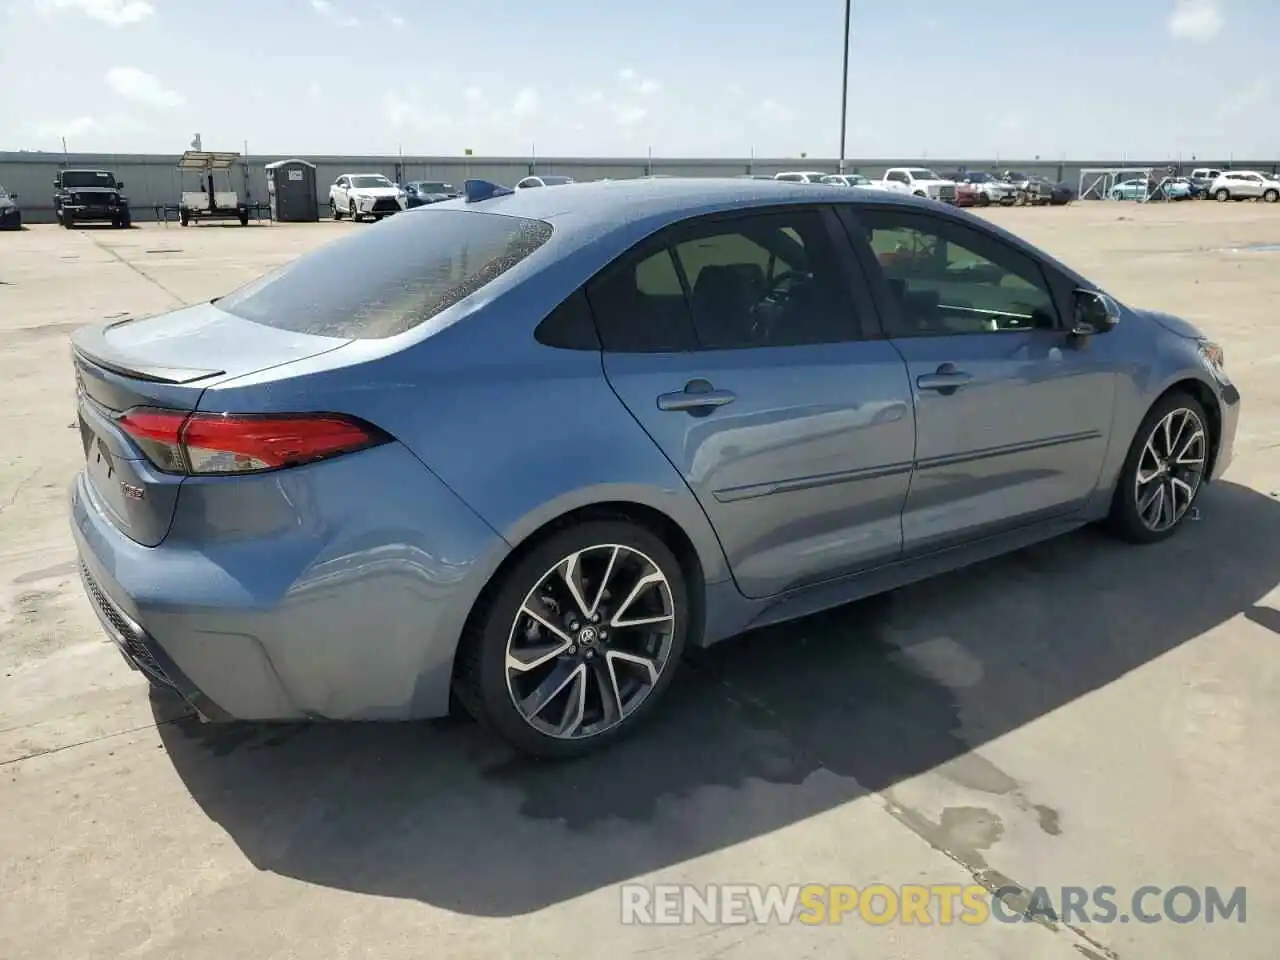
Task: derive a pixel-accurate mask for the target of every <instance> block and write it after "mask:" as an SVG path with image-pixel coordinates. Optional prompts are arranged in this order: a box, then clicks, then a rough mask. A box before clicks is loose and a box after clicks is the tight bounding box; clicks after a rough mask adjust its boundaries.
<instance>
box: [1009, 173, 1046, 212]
mask: <svg viewBox="0 0 1280 960" xmlns="http://www.w3.org/2000/svg"><path fill="white" fill-rule="evenodd" d="M1000 180H1001V181H1002V182H1003V183H1007V184H1010V185H1011V186H1013V188H1014V189H1015V190H1016V194H1015V196H1016V202H1017V203H1020V204H1023V205H1026V206H1034V207H1041V206H1048V204H1049V202H1050V200H1051V198H1052V196H1053V184H1052V183H1050V182H1049V181H1048V180H1046V179H1044V178H1043V177H1033V176H1031V175H1030V174H1026V173H1022V172H1021V171H1018V170H1006V171H1005V172H1004V173H1003V174H1001V175H1000Z"/></svg>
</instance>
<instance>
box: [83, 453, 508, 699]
mask: <svg viewBox="0 0 1280 960" xmlns="http://www.w3.org/2000/svg"><path fill="white" fill-rule="evenodd" d="M303 474H307V475H309V476H302V475H303ZM246 479H247V480H249V484H248V485H245V484H242V483H240V482H239V481H242V480H246ZM218 481H220V482H215V483H212V484H209V486H210V487H212V488H214V489H215V491H216V489H217V488H221V492H214V493H210V492H208V491H202V490H201V489H200V487H201V485H200V484H199V483H198V482H196V481H187V482H186V483H185V484H184V486H183V491H182V494H180V498H179V499H180V501H181V500H182V499H184V498H186V499H187V501H188V502H187V505H186V507H185V508H184V507H183V506H182V505H181V504H180V506H179V514H178V516H177V517H176V518H175V521H174V529H173V531H172V532H171V533H170V535H169V537H168V538H166V540H165V541H164V543H162V544H161V545H160V546H158V547H145V546H143V545H142V544H139V543H137V542H135V541H133V540H131V539H129V538H128V537H127V536H125V535H124V534H123V533H121V532H120V531H119V530H118V529H117V528H116V527H115V526H114V525H113V524H112V523H111V521H110V520H108V519H107V515H106V513H105V512H104V511H103V509H102V507H101V506H100V505H99V504H98V495H97V494H96V492H95V491H94V490H93V488H92V486H91V485H90V484H89V483H88V481H87V479H86V476H85V474H83V473H82V474H81V475H80V476H79V477H77V478H76V481H75V483H74V484H73V486H72V490H71V523H72V531H73V534H74V537H75V542H76V548H77V551H78V553H79V557H80V568H81V577H82V580H83V583H84V588H85V592H86V594H87V595H88V597H89V600H90V602H91V604H92V606H93V608H94V610H95V612H96V614H97V616H98V618H99V620H100V621H101V622H102V625H103V628H104V630H105V631H106V632H107V635H108V636H109V637H110V638H111V639H112V640H113V641H114V642H115V643H116V646H117V647H118V648H119V649H120V651H121V653H122V654H123V655H124V657H125V659H126V660H127V661H129V662H130V663H131V664H132V665H134V666H137V667H138V668H139V670H141V671H142V672H143V673H144V674H145V675H146V676H147V677H148V678H149V679H150V680H151V681H152V682H153V683H155V684H157V685H160V686H165V687H170V688H172V689H174V690H176V691H177V692H178V693H179V694H181V695H182V696H183V697H184V698H185V699H186V700H187V702H188V703H190V704H191V706H192V707H194V708H195V709H196V710H197V711H198V712H199V713H200V714H201V715H202V716H204V717H206V718H208V719H210V720H300V719H315V720H325V719H333V720H398V719H411V718H419V717H433V716H441V715H443V714H445V713H447V712H448V704H449V689H450V684H451V679H452V670H453V656H454V652H455V649H456V646H457V640H458V637H459V636H460V635H461V632H462V627H463V625H464V623H465V620H466V617H467V615H468V613H469V612H470V609H471V606H472V604H473V603H474V601H475V598H476V597H477V596H478V595H479V592H480V590H481V589H482V587H483V585H484V583H485V582H487V580H488V578H489V576H490V575H491V574H492V572H493V571H494V570H495V569H496V568H497V565H498V564H499V563H500V562H501V560H502V558H503V557H505V556H506V553H507V551H508V547H507V545H506V543H505V542H504V541H502V540H501V538H499V537H498V536H497V535H496V534H495V533H494V532H493V531H492V530H491V529H490V528H489V527H488V526H487V525H485V524H484V523H483V521H481V520H480V519H479V518H478V517H476V516H475V514H474V513H472V512H471V511H470V509H469V508H468V507H466V505H465V504H463V503H462V502H461V501H460V500H459V499H458V498H457V497H456V496H454V494H453V493H452V491H450V490H449V489H448V488H447V487H445V486H444V485H443V484H442V483H440V481H438V480H437V479H436V478H435V477H434V475H433V474H431V473H430V472H429V471H427V470H426V469H425V468H424V467H423V466H422V465H421V463H419V462H418V461H417V459H416V458H414V457H413V455H412V454H411V453H410V452H409V451H408V450H407V449H406V448H404V447H402V446H400V445H398V444H394V443H393V444H388V445H387V446H384V447H380V448H375V449H372V450H367V451H364V452H362V453H359V454H354V455H352V456H349V457H343V458H339V459H337V460H333V461H329V462H328V463H321V464H314V465H312V466H310V467H304V468H298V469H296V470H293V471H289V475H288V477H287V479H286V474H278V475H266V476H264V477H263V478H218ZM232 484H236V485H237V486H236V487H234V488H233V487H232V486H231V485H232ZM189 485H191V487H192V489H191V490H190V491H189V489H188V486H189ZM273 487H274V488H276V489H275V492H274V494H273V493H272V488H273ZM235 489H242V490H243V491H244V494H243V495H239V494H236V495H235V499H237V500H238V501H239V502H240V507H239V511H240V516H238V517H236V516H227V515H225V511H224V510H223V509H222V508H221V507H219V506H218V503H219V502H220V500H225V497H226V495H227V494H228V493H230V492H232V491H233V490H235ZM189 492H190V496H189V497H188V493H189ZM281 509H283V510H284V511H285V513H284V514H283V515H280V514H278V512H277V511H279V510H281ZM184 510H185V512H186V513H187V514H189V516H187V517H185V518H184V517H183V513H184ZM282 521H283V522H282ZM184 525H185V527H186V528H187V530H186V532H185V533H181V532H179V531H180V528H181V527H183V526H184ZM192 533H197V534H198V536H191V534H192Z"/></svg>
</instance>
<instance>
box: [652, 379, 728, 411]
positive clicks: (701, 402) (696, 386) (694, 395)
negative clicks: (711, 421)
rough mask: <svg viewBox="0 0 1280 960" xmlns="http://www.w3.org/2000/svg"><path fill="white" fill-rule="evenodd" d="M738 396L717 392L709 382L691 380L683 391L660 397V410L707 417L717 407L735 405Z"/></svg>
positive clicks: (664, 394)
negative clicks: (728, 404) (681, 411)
mask: <svg viewBox="0 0 1280 960" xmlns="http://www.w3.org/2000/svg"><path fill="white" fill-rule="evenodd" d="M736 399H738V398H737V395H736V394H734V393H733V392H732V391H729V390H717V389H716V388H715V387H713V386H712V385H711V383H710V382H709V381H707V380H690V381H689V382H688V383H686V384H685V385H684V389H683V390H679V391H676V392H675V393H662V394H659V395H658V409H659V410H675V411H680V410H683V411H685V412H686V413H692V414H693V415H694V416H706V414H708V413H710V412H711V411H712V410H714V409H715V408H716V407H723V406H724V405H725V404H726V403H733V401H734V400H736Z"/></svg>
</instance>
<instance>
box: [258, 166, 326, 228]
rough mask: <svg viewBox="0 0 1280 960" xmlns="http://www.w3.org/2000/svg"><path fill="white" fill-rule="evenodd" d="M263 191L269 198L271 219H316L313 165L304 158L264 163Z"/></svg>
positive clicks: (317, 203) (314, 220)
mask: <svg viewBox="0 0 1280 960" xmlns="http://www.w3.org/2000/svg"><path fill="white" fill-rule="evenodd" d="M264 169H265V170H266V171H267V194H268V195H269V196H270V197H271V219H272V220H276V221H278V222H281V223H315V222H316V221H317V220H319V219H320V200H319V198H318V197H317V196H316V165H315V164H314V163H308V162H307V161H306V160H277V161H276V162H275V163H268V164H267V165H266V167H265V168H264Z"/></svg>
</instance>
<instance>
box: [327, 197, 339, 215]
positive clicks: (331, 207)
mask: <svg viewBox="0 0 1280 960" xmlns="http://www.w3.org/2000/svg"><path fill="white" fill-rule="evenodd" d="M329 219H331V220H341V219H342V211H341V210H339V209H338V205H337V204H336V203H334V202H333V198H332V197H330V198H329Z"/></svg>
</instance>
